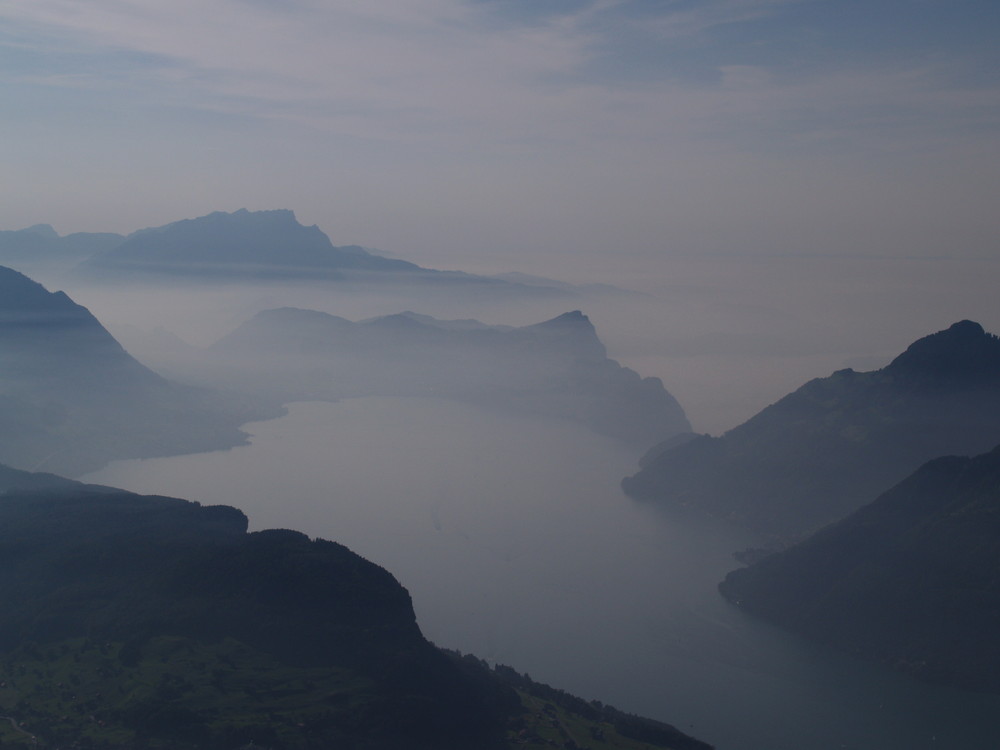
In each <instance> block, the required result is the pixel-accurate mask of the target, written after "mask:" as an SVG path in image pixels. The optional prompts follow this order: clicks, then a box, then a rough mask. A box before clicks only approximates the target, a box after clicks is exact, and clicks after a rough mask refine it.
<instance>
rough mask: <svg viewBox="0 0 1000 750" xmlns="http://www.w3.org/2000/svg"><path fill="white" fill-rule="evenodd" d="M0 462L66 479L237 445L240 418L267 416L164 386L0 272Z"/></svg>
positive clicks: (63, 302) (79, 313) (32, 286)
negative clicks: (124, 463) (130, 461)
mask: <svg viewBox="0 0 1000 750" xmlns="http://www.w3.org/2000/svg"><path fill="white" fill-rule="evenodd" d="M0 363H2V369H0V419H2V420H3V423H4V424H5V425H6V429H4V430H3V431H2V435H0V461H3V462H4V463H7V464H10V465H12V466H15V467H19V468H26V469H39V468H44V469H46V470H49V471H54V472H59V473H62V474H68V475H70V476H72V475H76V474H80V473H83V472H85V471H89V470H93V469H95V468H97V467H99V466H101V465H102V464H103V463H105V462H106V461H108V460H110V459H112V458H123V457H126V456H131V457H139V456H158V455H170V454H176V453H188V452H194V451H203V450H212V449H218V448H225V447H230V446H233V445H239V444H241V443H242V442H244V441H245V439H246V435H245V433H243V432H241V431H240V430H239V425H241V424H243V423H244V422H246V421H247V420H248V419H253V418H263V417H265V416H275V415H276V414H277V413H280V412H278V411H277V410H276V409H274V408H273V407H271V408H268V407H265V406H260V405H251V404H249V403H248V402H246V401H243V400H240V399H238V398H234V397H229V396H223V395H222V394H220V393H218V392H212V391H208V390H205V389H200V388H193V387H188V386H182V385H178V384H176V383H172V382H170V381H167V380H165V379H164V378H162V377H160V376H159V375H157V374H156V373H154V372H153V371H151V370H149V369H148V368H146V367H145V366H143V365H142V364H140V363H139V362H137V361H136V360H135V359H133V358H132V357H131V356H130V355H129V354H128V353H127V352H126V351H125V350H124V349H123V348H122V347H121V345H120V344H119V343H118V342H117V341H116V340H115V339H114V338H113V337H112V336H111V334H109V333H108V332H107V331H106V330H105V329H104V327H103V326H102V325H101V324H100V323H99V322H98V321H97V319H96V318H94V316H93V315H91V314H90V312H89V311H88V310H87V309H86V308H84V307H82V306H80V305H77V304H76V303H75V302H73V301H72V300H71V299H70V298H69V297H68V296H67V295H66V294H64V293H63V292H48V291H47V290H46V289H45V288H44V287H42V286H41V285H40V284H37V283H35V282H34V281H31V280H30V279H28V278H27V277H26V276H24V275H22V274H20V273H18V272H17V271H13V270H11V269H9V268H4V267H0Z"/></svg>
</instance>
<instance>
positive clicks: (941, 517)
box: [719, 447, 1000, 692]
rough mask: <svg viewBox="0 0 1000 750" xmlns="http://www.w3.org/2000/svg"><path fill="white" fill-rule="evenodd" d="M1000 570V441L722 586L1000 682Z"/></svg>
mask: <svg viewBox="0 0 1000 750" xmlns="http://www.w3.org/2000/svg"><path fill="white" fill-rule="evenodd" d="M998 570H1000V447H998V448H996V449H994V450H993V451H992V452H990V453H987V454H984V455H981V456H977V457H975V458H964V457H957V456H950V457H945V458H939V459H936V460H933V461H931V462H929V463H927V464H925V465H924V466H922V467H921V468H920V469H919V470H918V471H916V472H915V473H914V474H913V475H911V476H910V477H908V478H907V479H905V480H904V481H902V482H900V483H899V484H898V485H896V486H895V487H893V488H892V489H891V490H889V491H888V492H886V493H884V494H883V495H881V496H880V497H879V498H878V499H877V500H875V501H874V502H873V503H871V504H870V505H867V506H865V507H864V508H862V509H861V510H859V511H857V512H855V513H854V514H852V515H851V516H849V517H848V518H846V519H844V520H843V521H841V522H839V523H836V524H834V525H832V526H829V527H827V528H825V529H823V530H822V531H820V532H818V533H817V534H815V535H814V536H813V537H811V538H810V539H807V540H806V541H804V542H802V543H800V544H798V545H796V546H794V547H791V548H790V549H788V550H786V551H784V552H781V553H777V554H774V555H772V556H770V557H767V558H765V559H763V560H761V561H760V562H758V563H756V564H754V565H751V566H750V567H748V568H745V569H742V570H737V571H734V572H732V573H730V574H729V575H728V576H727V577H726V580H725V581H724V582H723V583H722V584H721V585H720V587H719V588H720V590H721V591H722V593H723V595H724V596H725V597H726V598H727V599H729V600H730V601H732V602H734V603H736V604H738V605H739V606H741V607H742V608H744V609H746V610H747V611H748V612H751V613H752V614H755V615H758V616H760V617H762V618H765V619H767V620H770V621H772V622H775V623H777V624H779V625H782V626H784V627H787V628H789V629H791V630H795V631H797V632H800V633H803V634H805V635H807V636H809V637H811V638H813V639H816V640H818V641H821V642H823V643H827V644H831V645H833V646H836V647H838V648H840V649H842V650H844V651H847V652H849V653H853V654H857V655H859V656H863V657H866V658H869V659H874V660H877V661H880V662H883V663H885V664H889V665H891V666H892V667H894V668H896V669H898V670H901V671H903V672H906V673H907V674H911V675H914V676H916V677H919V678H922V679H927V680H931V681H935V682H944V683H949V684H953V685H959V686H962V687H966V688H971V689H976V690H986V691H991V692H1000V641H998V640H997V637H996V636H997V633H998V632H1000V579H998V577H997V571H998Z"/></svg>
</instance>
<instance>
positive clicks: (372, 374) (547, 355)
mask: <svg viewBox="0 0 1000 750" xmlns="http://www.w3.org/2000/svg"><path fill="white" fill-rule="evenodd" d="M210 354H211V356H212V359H213V362H214V364H213V367H214V368H215V371H214V375H213V379H212V380H211V381H208V382H233V383H238V384H240V385H241V386H242V387H244V388H246V389H248V390H250V391H251V392H255V393H262V394H266V395H267V396H269V397H271V398H274V399H276V400H279V401H282V402H287V401H302V400H323V399H338V398H347V397H354V396H375V395H381V396H431V397H440V398H449V399H456V400H464V401H469V402H473V403H478V404H482V405H486V406H491V407H499V408H502V409H504V410H508V411H515V412H519V413H529V414H540V415H546V416H554V417H561V418H566V419H572V420H575V421H578V422H582V423H584V424H586V425H588V426H590V427H591V428H593V429H594V430H596V431H597V432H600V433H602V434H606V435H610V436H612V437H616V438H619V439H621V440H624V441H626V442H628V443H629V444H632V445H635V446H644V445H648V444H649V443H651V442H654V441H656V440H660V439H663V438H666V437H669V436H670V435H674V434H677V433H679V432H686V431H689V430H690V424H689V423H688V421H687V418H686V417H685V415H684V412H683V410H682V409H681V407H680V405H679V404H678V403H677V401H676V400H675V399H674V398H673V396H671V395H670V394H669V393H668V392H667V391H666V390H665V389H664V388H663V384H662V382H661V381H660V380H659V379H658V378H642V377H640V376H639V375H638V374H637V373H635V372H634V371H632V370H630V369H628V368H625V367H622V366H621V365H619V364H618V363H617V362H615V361H614V360H612V359H609V358H608V356H607V351H606V350H605V348H604V345H603V344H602V343H601V341H600V339H599V338H598V336H597V332H596V330H595V329H594V326H593V324H592V323H591V322H590V320H589V319H588V318H587V316H586V315H584V314H583V313H582V312H580V311H578V310H575V311H572V312H568V313H565V314H563V315H560V316H558V317H556V318H553V319H552V320H548V321H544V322H542V323H537V324H535V325H530V326H524V327H521V328H512V327H509V326H488V325H485V324H483V323H479V322H478V321H470V320H464V321H438V320H436V319H434V318H431V317H430V316H424V315H416V314H414V313H410V312H407V313H401V314H397V315H389V316H384V317H380V318H374V319H370V320H367V321H362V322H360V323H353V322H351V321H349V320H346V319H344V318H339V317H336V316H333V315H328V314H326V313H322V312H316V311H312V310H301V309H297V308H280V309H275V310H268V311H264V312H261V313H258V314H257V315H256V316H254V317H253V318H252V319H251V320H249V321H247V322H246V323H244V324H243V325H242V326H240V327H239V328H238V329H237V330H235V331H234V332H233V333H231V334H229V335H227V336H225V337H223V338H222V339H220V340H219V341H218V342H217V343H216V344H214V345H213V346H212V347H211V348H210Z"/></svg>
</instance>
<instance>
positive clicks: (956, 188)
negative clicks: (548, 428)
mask: <svg viewBox="0 0 1000 750" xmlns="http://www.w3.org/2000/svg"><path fill="white" fill-rule="evenodd" d="M998 31H1000V4H997V3H996V2H994V1H992V0H876V1H875V2H872V1H871V0H867V1H866V2H861V1H860V0H835V1H827V0H739V1H736V0H700V1H696V0H660V1H659V2H652V1H650V0H549V1H545V0H532V1H529V0H509V1H503V0H405V1H403V0H380V1H379V2H374V3H364V4H362V3H346V2H338V1H337V0H322V1H320V0H284V1H282V2H274V1H272V0H210V1H208V2H205V1H204V0H202V1H200V2H193V1H192V0H174V1H173V2H170V3H164V2H159V0H5V1H4V2H3V3H2V4H0V102H2V104H0V132H2V136H3V137H2V138H0V162H2V165H3V179H2V181H0V190H2V193H0V228H4V229H18V228H22V227H26V226H29V225H31V224H34V223H50V224H52V225H53V226H55V228H56V229H57V231H59V232H60V233H63V234H65V233H69V232H73V231H116V232H130V231H133V230H135V229H139V228H143V227H146V226H157V225H161V224H164V223H167V222H170V221H174V220H178V219H181V218H191V217H194V216H200V215H204V214H206V213H209V212H211V211H214V210H226V211H232V210H236V209H238V208H244V207H245V208H249V209H251V210H259V209H269V208H291V209H293V210H295V211H296V214H297V216H298V217H299V219H300V220H301V221H302V222H303V223H305V224H318V225H319V226H320V227H321V228H322V229H323V230H324V231H326V232H327V234H329V235H330V237H331V239H332V241H333V242H334V243H335V244H349V243H359V244H362V245H365V246H368V247H374V248H378V249H380V250H383V251H385V252H387V253H389V254H393V255H396V256H399V257H405V258H408V259H411V260H414V261H416V262H420V263H423V264H424V265H432V266H433V265H437V266H438V267H441V266H444V267H456V268H466V269H468V270H495V271H507V270H524V271H530V272H538V271H543V270H547V271H549V272H553V271H554V270H555V271H558V270H562V271H563V273H562V277H570V278H580V277H583V276H586V275H587V274H588V271H587V269H595V270H598V269H602V268H606V267H608V266H609V265H610V264H611V263H612V262H613V263H614V264H623V265H628V264H633V267H634V268H637V269H641V268H642V267H643V266H642V264H643V263H644V262H645V261H647V260H650V259H653V260H655V259H658V258H662V257H675V256H698V257H701V256H707V255H719V254H722V255H727V254H736V255H740V256H765V255H771V256H774V255H778V256H780V255H793V256H798V255H850V256H866V257H867V256H880V257H883V256H887V257H941V256H942V255H944V256H958V257H970V258H975V257H980V258H981V257H992V256H993V255H995V254H996V250H997V247H996V238H997V236H998V229H1000V211H997V210H996V207H995V203H996V196H997V195H998V194H1000V169H998V168H997V167H998V164H1000V127H998V126H1000V76H998V73H997V71H1000V45H997V44H996V38H997V32H998ZM602 264H603V265H602Z"/></svg>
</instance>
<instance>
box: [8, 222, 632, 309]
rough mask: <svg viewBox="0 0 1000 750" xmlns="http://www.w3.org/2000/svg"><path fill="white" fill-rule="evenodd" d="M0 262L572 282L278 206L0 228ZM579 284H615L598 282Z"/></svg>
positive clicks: (32, 267)
mask: <svg viewBox="0 0 1000 750" xmlns="http://www.w3.org/2000/svg"><path fill="white" fill-rule="evenodd" d="M0 263H7V264H9V265H12V266H15V267H23V268H25V269H26V270H29V271H33V272H34V271H53V270H54V271H58V272H62V273H66V272H69V273H71V274H72V275H74V276H77V277H79V278H82V279H89V280H104V281H109V280H118V281H140V282H142V281H146V282H148V281H155V280H161V281H173V282H178V281H182V282H185V283H193V282H195V281H201V282H226V281H242V282H250V281H253V282H261V283H277V282H286V281H299V282H301V281H310V282H351V283H354V284H359V283H361V284H371V283H374V284H408V285H421V286H430V287H431V288H435V287H442V286H443V287H449V288H450V287H455V288H459V289H464V288H466V287H468V288H470V289H474V290H476V291H477V293H481V294H484V293H485V294H495V295H499V296H500V297H504V296H514V297H529V298H533V297H561V296H572V295H573V294H575V293H576V292H577V289H576V287H574V286H573V285H572V284H566V283H564V282H559V281H555V280H552V279H545V278H542V277H538V276H530V275H526V274H516V273H511V274H499V275H496V276H480V275H476V274H470V273H465V272H462V271H440V270H436V269H431V268H424V267H421V266H419V265H417V264H416V263H411V262H409V261H406V260H401V259H397V258H388V257H385V256H383V255H379V254H378V253H376V252H373V251H371V250H369V249H368V248H364V247H361V246H360V245H340V246H337V245H334V244H333V243H332V242H331V241H330V238H329V237H328V236H327V235H326V234H325V233H324V232H323V231H321V230H320V228H319V227H317V226H315V225H313V226H304V225H302V224H300V223H299V222H298V221H297V220H296V218H295V214H294V213H293V212H292V211H290V210H288V209H274V210H264V211H248V210H246V209H240V210H238V211H234V212H231V213H229V212H225V211H215V212H213V213H210V214H207V215H205V216H201V217H197V218H194V219H182V220H180V221H175V222H171V223H169V224H165V225H163V226H160V227H149V228H146V229H140V230H137V231H135V232H132V233H130V234H128V235H120V234H115V233H76V234H71V235H67V236H65V237H61V236H59V234H58V233H56V231H55V230H54V229H53V228H52V227H51V226H50V225H48V224H39V225H36V226H33V227H29V228H27V229H22V230H17V231H4V232H0ZM587 290H588V291H590V292H592V293H593V292H604V293H608V292H617V291H620V290H616V289H615V288H614V287H610V286H607V285H590V286H588V287H587Z"/></svg>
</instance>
